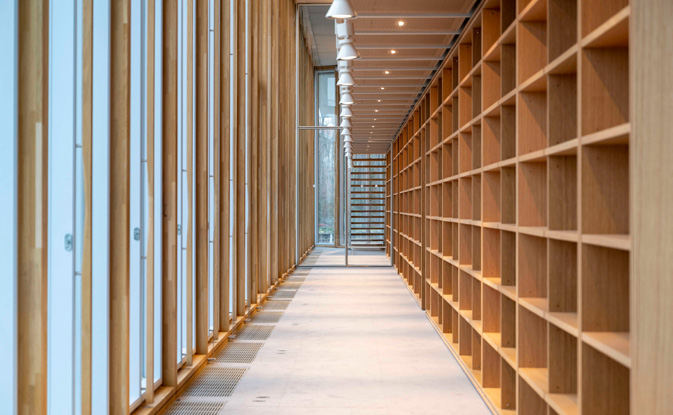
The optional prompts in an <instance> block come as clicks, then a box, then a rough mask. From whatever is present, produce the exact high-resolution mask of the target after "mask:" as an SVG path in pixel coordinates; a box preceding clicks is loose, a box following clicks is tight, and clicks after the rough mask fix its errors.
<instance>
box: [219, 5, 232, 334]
mask: <svg viewBox="0 0 673 415" xmlns="http://www.w3.org/2000/svg"><path fill="white" fill-rule="evenodd" d="M230 1H231V0H222V3H221V7H220V16H221V24H220V30H221V35H220V39H221V41H220V50H221V51H222V52H221V53H220V60H219V66H220V70H221V71H222V72H221V82H220V111H221V112H220V162H219V167H218V168H219V170H220V186H219V192H220V205H219V216H220V232H219V240H220V245H219V252H220V267H219V275H218V278H219V279H220V291H219V295H220V326H219V330H220V331H223V332H227V331H229V304H230V301H231V299H230V294H229V293H230V291H229V290H230V284H229V270H230V263H229V249H230V246H229V222H230V216H229V214H230V211H229V210H230V209H229V205H230V202H231V199H230V196H229V191H230V188H229V180H230V171H229V168H230V158H231V154H230V149H229V144H230V139H231V137H230V133H229V128H230V126H231V120H230V115H229V111H230V110H231V102H230V93H231V91H230V86H229V81H230V79H231V78H230V77H231V66H230V57H229V54H230V52H231V50H230V49H231V48H230V46H229V44H230V39H231V35H230V24H231V16H230V4H231V3H230Z"/></svg>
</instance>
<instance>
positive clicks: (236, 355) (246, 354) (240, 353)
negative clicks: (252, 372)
mask: <svg viewBox="0 0 673 415" xmlns="http://www.w3.org/2000/svg"><path fill="white" fill-rule="evenodd" d="M262 346H264V343H237V342H233V343H229V344H227V345H226V346H225V347H224V349H223V350H222V351H221V352H220V353H218V355H217V356H216V357H215V361H216V362H217V363H252V361H253V360H255V357H256V356H257V352H258V351H259V349H261V348H262Z"/></svg>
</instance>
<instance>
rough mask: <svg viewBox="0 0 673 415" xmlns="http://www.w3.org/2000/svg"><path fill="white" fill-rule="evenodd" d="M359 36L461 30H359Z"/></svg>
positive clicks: (437, 32)
mask: <svg viewBox="0 0 673 415" xmlns="http://www.w3.org/2000/svg"><path fill="white" fill-rule="evenodd" d="M355 34H356V35H358V36H389V35H405V36H412V35H413V36H419V35H420V36H423V35H428V36H444V35H459V34H460V31H457V30H428V31H423V30H413V31H412V30H406V31H397V30H359V31H357V32H356V33H355Z"/></svg>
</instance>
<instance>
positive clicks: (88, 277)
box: [81, 0, 93, 415]
mask: <svg viewBox="0 0 673 415" xmlns="http://www.w3.org/2000/svg"><path fill="white" fill-rule="evenodd" d="M82 23H83V36H82V165H83V170H84V171H83V173H84V174H83V176H84V241H83V242H84V243H83V246H82V277H81V278H82V339H81V342H82V343H81V344H82V346H81V347H82V374H81V376H82V383H81V385H82V406H81V409H82V415H90V414H91V379H92V375H93V374H92V370H91V354H92V350H91V340H92V339H91V313H92V309H91V305H92V281H93V280H92V272H91V266H92V262H91V261H92V258H91V254H92V245H91V244H92V231H93V227H92V202H93V199H92V187H91V182H92V173H93V172H92V167H93V164H92V155H93V153H92V150H93V147H92V138H93V134H92V126H93V118H92V99H93V0H84V1H83V3H82Z"/></svg>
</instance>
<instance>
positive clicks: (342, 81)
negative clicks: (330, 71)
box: [337, 71, 355, 86]
mask: <svg viewBox="0 0 673 415" xmlns="http://www.w3.org/2000/svg"><path fill="white" fill-rule="evenodd" d="M337 85H339V86H341V85H355V79H353V77H352V76H351V74H350V71H348V72H342V73H340V74H339V81H337Z"/></svg>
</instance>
